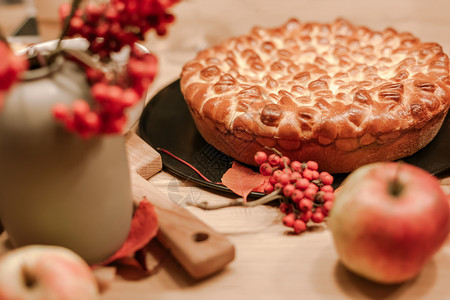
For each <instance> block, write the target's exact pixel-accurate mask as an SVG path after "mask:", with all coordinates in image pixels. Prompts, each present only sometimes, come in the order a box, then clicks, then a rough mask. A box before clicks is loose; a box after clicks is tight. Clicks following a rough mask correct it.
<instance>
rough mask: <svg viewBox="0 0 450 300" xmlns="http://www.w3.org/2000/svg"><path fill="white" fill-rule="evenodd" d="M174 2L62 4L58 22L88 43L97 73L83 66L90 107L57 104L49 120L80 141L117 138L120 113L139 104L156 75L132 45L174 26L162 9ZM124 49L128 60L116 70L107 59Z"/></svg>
mask: <svg viewBox="0 0 450 300" xmlns="http://www.w3.org/2000/svg"><path fill="white" fill-rule="evenodd" d="M78 2H79V1H78ZM176 2H178V0H127V1H125V0H111V1H109V2H107V3H93V2H89V3H87V4H86V5H85V6H84V7H82V8H80V7H78V6H77V7H75V8H74V7H73V6H71V5H70V4H63V5H62V6H61V7H60V17H61V20H62V21H67V20H68V22H69V23H68V24H69V26H68V31H67V35H68V36H71V37H73V36H81V37H84V38H85V39H86V40H87V41H88V42H89V48H88V51H90V52H91V53H92V54H94V55H96V56H97V57H98V58H99V61H98V62H97V64H101V68H100V67H92V66H85V67H86V74H87V77H88V80H89V83H90V85H91V94H92V98H93V100H94V103H93V105H92V107H91V106H90V105H89V104H88V102H86V101H85V100H84V99H79V100H77V101H75V102H74V103H73V104H72V105H71V106H70V107H69V106H67V105H64V104H57V105H55V107H54V109H53V114H54V117H55V118H56V119H57V120H58V121H60V122H62V123H63V124H64V125H65V127H66V128H67V129H68V130H69V131H73V132H77V133H78V134H80V136H82V137H85V138H86V137H90V136H92V135H96V134H109V133H120V132H121V131H122V129H123V127H124V125H125V124H126V121H127V117H126V114H125V111H126V109H127V108H129V107H131V106H133V105H134V104H136V103H137V102H139V101H140V99H142V97H143V96H144V94H145V92H146V91H147V89H148V87H149V85H150V84H151V83H152V82H153V80H154V78H155V75H156V72H157V69H158V61H157V58H156V56H155V55H153V54H151V53H143V52H142V51H140V50H139V49H138V48H137V47H136V42H138V41H140V40H144V39H145V34H146V33H147V32H148V31H149V30H151V29H153V30H155V31H156V33H157V34H159V35H164V34H165V33H166V31H167V29H166V27H167V25H168V24H169V23H171V22H172V21H173V20H174V17H173V15H172V14H170V13H168V12H167V9H168V8H169V7H171V6H172V5H173V4H175V3H176ZM78 5H79V4H78ZM124 47H129V49H131V50H130V57H129V59H128V61H127V63H126V65H125V66H120V65H119V64H117V63H116V62H115V61H114V59H112V55H113V54H114V53H116V52H119V51H121V50H122V49H123V48H124ZM105 69H106V70H107V71H105Z"/></svg>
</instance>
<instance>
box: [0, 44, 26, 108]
mask: <svg viewBox="0 0 450 300" xmlns="http://www.w3.org/2000/svg"><path fill="white" fill-rule="evenodd" d="M0 57H1V59H0V108H1V107H2V106H3V96H2V95H3V93H4V92H6V91H7V90H9V88H10V87H11V86H12V85H13V84H14V83H15V82H16V81H17V80H18V79H19V77H20V74H21V73H22V72H23V71H25V70H26V69H27V67H28V63H27V61H26V60H25V59H24V58H23V57H20V56H16V55H15V54H14V52H13V51H12V50H11V49H10V48H9V46H8V45H7V44H6V43H5V42H3V41H1V40H0Z"/></svg>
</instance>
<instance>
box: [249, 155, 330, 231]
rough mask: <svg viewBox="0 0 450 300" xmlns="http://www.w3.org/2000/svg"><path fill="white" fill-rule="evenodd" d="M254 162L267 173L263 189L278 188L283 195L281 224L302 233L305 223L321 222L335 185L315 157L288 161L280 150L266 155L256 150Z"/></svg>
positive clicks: (327, 211)
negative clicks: (320, 169) (310, 159)
mask: <svg viewBox="0 0 450 300" xmlns="http://www.w3.org/2000/svg"><path fill="white" fill-rule="evenodd" d="M254 159H255V162H256V163H257V164H258V165H259V171H260V173H261V174H262V175H265V176H270V177H269V181H268V182H267V183H266V184H265V186H264V192H265V193H267V194H269V193H273V192H274V191H275V192H278V193H280V194H281V195H283V197H282V198H281V201H280V206H279V208H280V210H281V211H282V212H283V213H284V214H286V215H285V216H284V217H283V224H284V225H285V226H287V227H291V228H293V230H294V232H295V233H297V234H298V233H302V232H304V231H305V230H306V229H307V226H308V223H309V222H312V223H322V222H323V221H324V219H325V217H327V216H328V214H329V212H330V210H331V208H332V207H333V201H334V189H333V187H332V186H331V184H332V183H333V176H332V175H331V174H329V173H328V172H319V165H318V164H317V162H315V161H308V162H303V163H302V162H299V161H291V160H290V159H289V158H288V157H286V156H282V155H281V154H280V153H273V154H270V155H268V154H267V153H266V152H263V151H258V152H257V153H256V154H255V157H254Z"/></svg>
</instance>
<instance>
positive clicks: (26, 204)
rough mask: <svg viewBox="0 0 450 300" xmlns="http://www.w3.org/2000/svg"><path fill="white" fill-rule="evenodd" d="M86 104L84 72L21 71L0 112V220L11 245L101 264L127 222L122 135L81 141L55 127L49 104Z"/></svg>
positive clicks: (59, 67) (65, 64)
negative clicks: (58, 250) (56, 250)
mask: <svg viewBox="0 0 450 300" xmlns="http://www.w3.org/2000/svg"><path fill="white" fill-rule="evenodd" d="M78 98H83V99H89V87H88V84H87V81H86V77H85V74H84V72H83V71H82V70H81V69H80V68H79V66H78V65H76V64H75V63H73V62H69V61H67V60H64V59H63V60H57V61H56V62H55V63H53V64H52V65H50V66H49V67H40V68H37V69H35V70H31V71H27V72H26V74H25V76H24V78H23V80H22V82H21V83H19V84H18V85H16V86H15V88H14V89H12V90H11V92H10V94H9V95H8V97H7V99H6V101H5V106H4V108H3V109H2V110H1V112H0V219H1V220H2V223H3V226H4V228H5V230H6V231H7V232H8V236H9V238H10V240H11V242H12V243H13V245H15V246H22V245H27V244H52V245H60V246H64V247H67V248H70V249H72V250H74V251H75V252H77V253H78V254H79V255H81V256H82V257H83V258H84V259H85V260H86V261H87V262H88V263H91V264H93V263H99V262H101V261H103V260H105V259H106V258H108V257H109V256H110V255H112V254H113V253H114V252H115V251H116V250H117V249H118V248H119V247H120V246H121V245H122V244H123V242H124V241H125V239H126V237H127V235H128V232H129V228H130V224H131V219H132V209H133V207H132V200H131V186H130V177H129V170H128V162H127V156H126V152H125V145H124V138H123V136H122V135H110V136H108V135H105V136H99V137H94V138H90V139H82V138H80V137H79V136H78V135H76V134H73V133H69V132H68V131H66V129H64V128H63V127H62V126H61V125H60V124H58V123H57V122H56V121H55V120H54V118H53V116H52V113H51V108H52V107H53V105H54V104H55V103H58V102H64V103H71V102H72V101H74V100H75V99H78Z"/></svg>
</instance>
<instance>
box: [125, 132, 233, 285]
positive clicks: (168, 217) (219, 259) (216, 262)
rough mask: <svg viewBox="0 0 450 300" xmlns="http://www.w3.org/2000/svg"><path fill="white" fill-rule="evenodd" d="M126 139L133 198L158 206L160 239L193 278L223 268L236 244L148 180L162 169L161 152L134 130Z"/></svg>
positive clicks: (204, 275)
mask: <svg viewBox="0 0 450 300" xmlns="http://www.w3.org/2000/svg"><path fill="white" fill-rule="evenodd" d="M125 139H126V147H127V153H128V160H129V166H130V172H131V183H132V193H133V199H134V200H135V201H141V200H142V199H143V198H144V197H145V198H146V199H147V200H148V201H150V202H151V203H152V204H153V205H154V206H155V208H156V212H157V214H158V220H159V232H158V235H157V238H158V239H159V241H160V242H161V243H162V244H163V245H164V246H165V247H166V248H168V249H169V250H170V252H171V253H172V255H173V256H174V257H175V258H176V259H177V260H178V262H179V263H180V264H181V265H182V266H183V268H184V269H185V270H186V271H187V272H188V273H189V274H190V275H191V276H192V277H194V278H203V277H206V276H209V275H211V274H214V273H216V272H218V271H220V270H222V269H223V268H224V267H225V266H226V265H227V264H228V263H230V262H231V261H232V260H233V259H234V255H235V249H234V245H233V244H231V242H230V241H229V240H228V239H227V238H226V237H225V236H224V235H222V234H220V233H218V232H216V231H214V230H213V229H212V228H211V227H210V226H208V225H207V224H206V223H204V222H203V221H201V220H200V219H198V218H197V217H196V216H194V215H193V214H192V213H190V212H189V211H188V210H186V209H185V208H183V207H181V206H178V205H176V204H175V203H173V202H172V201H171V200H170V199H169V198H168V197H167V196H166V195H165V194H164V193H162V192H161V191H159V190H158V189H157V188H156V187H155V186H154V185H152V184H151V183H150V182H148V179H149V178H150V177H151V176H153V175H155V174H156V173H158V172H159V171H160V170H161V169H162V161H161V156H160V155H159V153H158V152H156V151H155V150H154V149H153V148H151V147H150V146H149V145H148V144H147V143H146V142H144V141H143V140H142V139H141V138H140V137H139V136H137V135H136V134H135V133H134V132H133V131H130V132H128V133H127V134H126V135H125Z"/></svg>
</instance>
